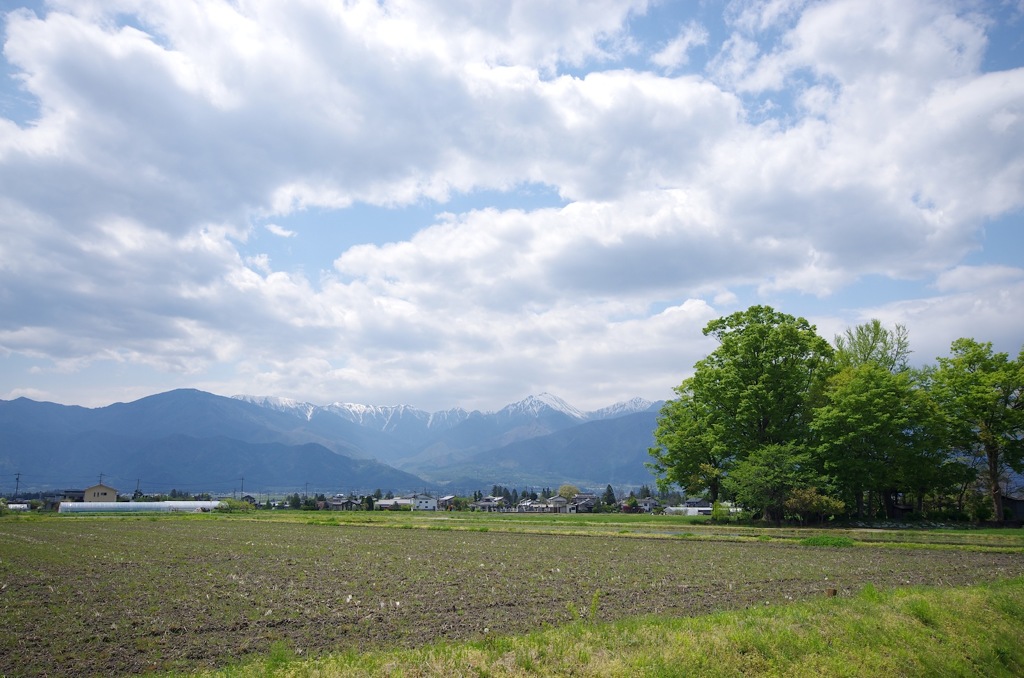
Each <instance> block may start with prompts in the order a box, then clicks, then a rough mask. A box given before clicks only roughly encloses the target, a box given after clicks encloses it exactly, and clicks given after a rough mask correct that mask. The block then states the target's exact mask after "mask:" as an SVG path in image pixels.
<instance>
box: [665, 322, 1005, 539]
mask: <svg viewBox="0 0 1024 678" xmlns="http://www.w3.org/2000/svg"><path fill="white" fill-rule="evenodd" d="M704 334H705V335H706V336H712V337H714V338H715V339H716V340H717V341H718V347H717V348H716V349H715V350H714V351H713V352H711V353H710V354H709V355H707V356H706V357H704V358H703V359H701V360H699V361H698V362H697V363H696V364H695V365H694V373H693V376H692V377H690V378H688V379H685V380H684V381H683V382H682V383H681V384H680V385H679V386H678V387H676V388H675V392H676V394H677V396H678V397H677V398H675V399H672V400H669V401H668V402H667V403H666V404H665V406H664V407H663V408H662V410H661V413H660V416H659V419H658V425H657V429H656V431H655V443H656V445H655V447H653V448H651V450H650V454H651V457H652V461H651V462H650V463H649V464H648V466H650V467H651V469H652V470H653V471H654V472H655V474H656V475H657V477H658V485H659V487H661V488H665V487H672V486H675V485H678V486H680V487H682V488H683V489H685V490H686V491H687V492H689V493H697V494H704V495H706V496H707V497H708V498H709V499H710V500H711V501H718V500H719V499H725V498H730V499H734V500H736V502H738V503H739V504H741V505H742V506H744V507H746V508H747V509H749V510H751V511H753V512H754V513H755V514H757V515H759V516H760V517H762V518H764V519H766V520H772V521H776V522H778V521H782V520H784V519H796V520H799V521H801V522H808V521H821V520H824V519H827V518H830V517H834V516H848V517H855V518H874V517H882V516H884V517H886V518H890V519H891V518H896V517H900V516H901V515H904V514H905V513H907V512H913V513H914V514H916V515H918V516H923V515H926V514H931V515H935V516H943V517H967V515H968V514H969V515H970V516H971V517H973V518H975V519H979V520H987V519H995V520H997V521H1002V520H1003V519H1004V518H1005V514H1004V506H1003V497H1004V492H1005V490H1006V483H1007V478H1008V477H1009V474H1010V472H1011V471H1012V472H1016V473H1021V472H1022V471H1024V403H1022V401H1021V392H1022V388H1024V347H1022V348H1021V351H1020V353H1019V355H1018V356H1017V357H1016V358H1011V357H1010V355H1009V354H1007V353H999V352H995V351H994V350H993V348H992V344H991V343H985V342H979V341H976V340H974V339H970V338H961V339H957V340H956V341H954V342H953V343H952V345H951V347H950V354H949V355H948V356H945V357H940V358H937V360H936V362H935V364H932V365H928V366H925V367H922V368H912V367H910V365H909V356H910V353H911V351H910V342H909V337H908V333H907V330H906V328H905V327H904V326H902V325H896V326H895V327H892V328H889V327H885V326H884V325H883V324H882V323H881V322H880V321H878V320H871V321H869V322H867V323H865V324H862V325H858V326H856V327H852V328H849V329H847V330H846V331H845V332H844V333H843V334H842V335H839V336H837V337H835V339H834V341H833V342H832V343H831V344H830V343H829V342H828V341H826V340H825V339H823V338H822V337H821V336H819V335H818V333H817V331H816V328H815V327H814V326H813V325H811V324H810V323H808V322H807V320H805V319H804V318H797V317H793V316H791V315H788V314H785V313H781V312H778V311H776V310H775V309H773V308H771V307H769V306H752V307H750V308H749V309H747V310H746V311H740V312H737V313H734V314H732V315H729V316H726V317H722V318H718V319H717V320H713V321H711V322H710V323H708V325H707V326H706V327H705V328H704Z"/></svg>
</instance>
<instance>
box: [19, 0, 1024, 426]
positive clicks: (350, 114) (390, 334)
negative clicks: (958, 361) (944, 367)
mask: <svg viewBox="0 0 1024 678" xmlns="http://www.w3.org/2000/svg"><path fill="white" fill-rule="evenodd" d="M49 7H50V8H51V9H50V11H49V13H48V14H46V15H45V16H41V17H37V16H36V15H34V14H31V13H29V12H27V11H16V12H14V13H12V14H8V15H7V18H6V33H5V35H6V42H5V44H4V55H5V58H6V59H7V60H8V62H9V63H10V64H11V66H12V68H13V70H15V71H16V72H17V75H18V77H19V79H20V83H21V86H22V87H23V88H24V91H25V92H27V93H30V94H31V95H33V96H35V97H37V98H38V100H39V103H40V111H41V117H40V118H39V119H38V120H36V121H34V122H33V123H32V124H30V125H25V126H19V125H16V124H14V123H13V122H8V121H4V120H2V119H0V236H2V237H0V319H2V320H0V353H2V354H3V355H5V356H8V358H6V359H7V360H9V357H10V356H21V357H26V359H29V358H30V359H31V360H32V361H34V363H33V364H34V366H35V367H36V368H40V366H43V367H42V368H41V369H51V368H52V367H53V366H58V367H59V368H61V369H63V370H65V371H68V372H75V371H77V372H78V373H79V374H82V375H89V376H90V377H92V376H94V374H95V372H93V371H92V369H93V368H92V366H94V365H97V364H108V363H109V364H113V365H117V366H119V369H123V370H128V369H129V368H131V367H133V366H145V367H147V368H148V369H151V370H152V371H153V373H155V374H159V373H161V372H162V373H167V374H171V375H173V376H172V378H173V379H177V380H178V381H175V382H174V383H175V384H176V385H188V384H189V383H190V384H196V385H205V386H206V387H208V388H212V389H213V390H218V391H219V392H225V393H235V392H247V393H261V392H262V393H272V394H276V395H285V396H292V397H297V398H300V399H311V400H316V401H323V402H326V401H331V400H339V399H345V400H364V401H369V402H395V401H396V400H398V399H406V398H407V399H408V401H410V402H414V403H416V404H420V405H421V406H426V407H447V406H451V405H454V404H462V405H464V406H473V407H483V408H490V407H499V406H501V405H502V404H504V403H505V402H507V401H508V400H511V399H513V398H516V397H522V396H523V395H526V394H527V393H529V392H536V391H540V390H548V391H552V392H555V393H559V394H561V395H563V396H564V397H567V398H568V399H570V400H571V401H573V402H574V404H577V405H578V406H581V407H584V408H585V407H591V406H592V407H599V406H603V405H607V404H608V403H609V402H611V401H612V400H615V399H623V398H627V397H631V396H633V395H636V394H638V393H639V394H640V395H645V396H647V397H666V396H668V395H670V392H669V389H670V388H671V387H672V386H674V385H676V384H677V383H678V382H679V380H680V379H681V378H682V376H684V374H685V372H686V371H687V370H689V369H690V367H691V366H692V364H693V362H694V361H695V360H696V359H698V358H699V357H701V355H703V353H704V352H706V351H707V350H709V346H708V343H707V341H708V340H706V339H705V338H704V337H703V336H702V335H701V333H700V330H701V328H702V327H703V326H704V324H705V323H706V322H707V321H708V320H709V319H711V318H713V317H715V316H716V315H718V314H720V313H725V312H731V311H732V310H735V307H736V306H738V305H740V304H741V303H743V304H745V303H754V302H756V301H763V300H764V299H774V298H780V297H785V296H786V295H788V294H793V293H797V294H801V295H809V296H814V297H815V298H818V299H821V300H827V299H828V298H829V297H830V295H835V294H836V293H838V292H841V291H843V290H848V289H850V288H855V287H856V286H857V284H858V283H857V281H859V280H862V279H864V278H865V277H868V276H875V277H881V278H891V279H900V280H907V279H914V280H919V281H922V282H928V283H933V284H934V288H933V289H934V290H937V291H938V293H939V296H936V297H934V298H928V299H917V300H914V299H912V300H907V301H903V302H899V303H890V304H877V303H874V302H872V301H865V302H864V312H865V313H868V314H869V315H868V316H867V317H872V315H871V314H874V315H878V316H879V317H883V319H885V318H897V319H899V320H900V321H907V322H908V323H910V322H912V323H913V328H916V329H917V331H918V332H919V333H921V334H922V335H926V336H928V337H929V340H931V338H932V337H936V338H940V337H947V335H948V333H950V332H960V331H961V330H962V329H968V328H969V327H970V326H972V324H973V325H974V326H976V327H978V328H979V329H981V330H986V331H992V332H993V336H999V337H1003V338H1004V339H1005V338H1007V337H1009V336H1010V335H1011V333H1012V332H1013V331H1018V330H1019V329H1020V328H1019V327H1017V326H1016V325H1015V324H1014V323H1015V321H1009V322H1005V321H1004V324H1003V326H999V325H998V324H997V323H996V322H995V318H997V317H999V315H1000V314H1013V313H1017V315H1016V317H1021V314H1020V313H1019V310H1020V309H1019V308H1018V307H1017V306H1018V304H1017V302H1016V301H1015V300H1014V297H1013V296H1012V295H1011V296H1007V294H1006V293H1005V292H1004V291H1003V290H1004V289H1012V290H1016V288H1017V287H1018V286H1019V285H1018V283H1019V282H1020V277H1019V270H1018V269H1015V268H1011V267H997V266H990V265H977V266H967V265H966V264H964V263H963V260H964V258H965V257H966V256H967V255H968V254H969V253H971V252H975V251H976V250H977V248H978V240H977V236H978V234H979V232H980V229H981V228H982V227H983V226H984V224H985V223H986V221H987V220H990V219H994V218H998V217H1001V216H1004V215H1006V214H1009V213H1013V212H1014V211H1016V210H1020V209H1022V208H1024V191H1022V189H1021V186H1024V160H1022V159H1024V129H1022V125H1024V123H1022V120H1024V110H1022V106H1021V103H1020V102H1021V101H1024V68H1018V69H1015V70H1007V71H1001V72H993V73H982V72H981V67H982V66H981V65H982V63H983V57H984V54H985V50H986V49H987V48H988V47H989V45H988V43H987V40H988V37H987V33H986V31H987V30H988V28H989V27H990V26H991V22H992V19H991V17H985V16H983V15H981V14H980V13H977V12H978V11H979V8H978V7H977V6H975V5H968V6H966V9H963V8H961V6H960V5H958V4H954V3H952V2H950V3H945V2H942V3H931V2H912V1H908V2H900V3H890V2H875V3H870V2H848V1H843V0H838V1H836V2H818V3H804V2H796V1H786V2H782V1H775V2H742V3H734V4H733V5H731V7H730V9H729V11H728V13H727V17H726V19H727V22H728V25H729V27H730V30H732V31H733V33H732V34H731V35H730V36H729V37H728V38H726V41H725V43H724V44H712V43H711V40H712V38H711V37H710V34H709V32H708V31H706V30H705V29H704V28H703V27H702V25H701V24H698V23H697V22H696V19H694V20H692V21H684V22H683V23H682V28H681V29H680V32H679V33H678V34H677V35H676V36H675V38H673V39H672V40H670V41H669V42H668V43H659V44H649V45H648V44H640V41H642V40H643V39H644V36H641V35H636V34H631V33H630V32H629V19H630V17H632V16H634V15H636V14H637V13H640V12H642V11H643V10H644V7H645V3H643V2H613V1H612V0H607V1H603V2H599V3H590V2H586V3H583V2H579V3H576V2H572V3H558V4H556V5H552V4H551V3H543V2H508V3H488V4H486V5H480V4H478V3H451V2H441V3H436V4H434V5H431V4H426V3H418V2H417V3H413V2H408V3H406V2H385V3H376V2H354V3H348V4H338V3H329V2H317V1H316V0H304V1H303V2H300V3H290V4H287V5H281V4H278V3H272V2H262V1H256V2H250V3H243V4H224V3H214V2H207V1H205V0H189V1H183V2H175V3H151V2H143V1H142V0H138V1H133V0H117V1H115V2H88V1H86V0H75V2H71V1H70V0H61V1H60V2H54V3H52V4H51V5H50V6H49ZM981 9H984V8H981ZM125 16H128V17H131V26H124V25H122V23H123V17H125ZM119 22H120V23H119ZM701 45H703V46H704V49H706V50H707V51H708V53H709V54H710V55H712V59H711V62H710V63H711V65H710V67H709V70H708V73H707V74H706V75H705V76H700V75H687V76H680V77H670V75H669V74H671V73H674V72H676V71H677V70H678V69H679V68H680V67H681V66H682V65H683V64H685V63H686V59H687V58H688V55H689V53H690V51H691V50H692V49H693V48H694V47H697V46H701ZM636 54H640V55H643V54H653V55H654V56H652V57H651V60H650V63H651V64H653V66H654V67H656V68H657V69H658V70H657V72H652V71H642V70H633V69H627V68H624V67H622V65H621V62H620V61H619V59H620V58H622V57H623V56H625V55H636ZM631 63H632V62H631ZM522 185H542V186H545V187H551V189H552V191H555V192H557V193H558V194H559V196H560V197H561V198H562V199H563V200H564V201H565V203H566V204H565V205H564V206H563V207H557V208H545V209H515V208H514V207H507V206H498V205H497V204H496V205H495V206H494V207H491V208H481V209H473V210H461V211H460V210H453V213H450V214H442V215H441V216H439V217H437V218H436V219H435V220H434V221H433V222H432V223H423V224H420V229H419V232H418V233H417V234H416V235H415V236H413V237H411V238H408V239H405V240H400V241H397V242H393V243H390V244H386V245H384V244H373V243H368V244H364V245H358V246H355V247H347V246H344V247H343V246H339V245H336V244H332V243H334V242H335V241H334V240H333V239H332V237H331V234H332V231H331V228H329V227H328V226H327V225H326V224H329V222H330V219H331V216H330V215H331V213H330V210H340V211H342V212H341V213H344V210H346V209H349V208H351V207H353V206H365V205H378V206H385V207H388V206H391V207H393V206H400V205H420V204H424V203H426V204H429V203H431V201H437V202H438V211H439V212H440V211H441V210H444V209H446V208H447V206H446V204H445V203H446V201H449V200H451V199H452V198H453V197H457V196H461V195H464V194H468V195H476V194H486V193H487V192H488V191H496V192H501V191H509V192H510V193H511V192H512V190H513V189H515V188H516V187H518V186H522ZM506 195H508V194H506ZM304 208H322V209H323V210H324V212H325V214H326V215H327V216H326V217H325V221H324V222H323V223H322V224H321V225H322V226H323V228H321V229H310V230H309V231H307V230H305V229H296V228H293V227H291V226H290V225H288V221H287V218H288V215H290V214H292V213H293V212H296V211H297V210H300V209H304ZM309 213H315V210H314V209H309V212H308V213H307V214H309ZM264 223H265V224H266V225H265V226H264V227H263V228H264V229H265V230H266V231H267V232H269V233H270V234H272V235H274V236H278V237H275V238H268V237H266V236H264V237H263V238H262V239H261V238H260V237H259V234H260V233H262V231H263V229H256V228H254V226H253V224H264ZM331 226H332V227H333V225H331ZM338 228H342V226H338ZM317 231H320V232H319V233H317V234H316V235H314V233H315V232H317ZM300 232H301V234H302V237H301V238H300V237H296V235H297V234H298V233H300ZM325 234H326V235H325ZM314 237H318V238H321V239H320V240H318V241H316V242H315V243H310V242H308V241H311V240H312V238H314ZM250 241H252V242H250ZM277 247H280V248H281V249H280V250H275V249H274V248H277ZM303 247H308V248H315V249H317V250H318V255H320V261H329V260H333V261H334V267H333V269H331V270H319V268H318V267H317V266H309V265H305V264H304V263H303V262H299V263H298V264H294V265H288V264H285V263H282V262H286V261H289V259H288V256H295V257H297V256H299V255H297V254H294V255H293V254H292V251H293V250H294V251H295V252H298V251H299V250H300V249H301V248H303ZM257 249H258V250H261V251H254V250H257ZM1001 286H1002V287H1001ZM708 300H711V301H710V302H709V301H708ZM662 309H667V310H662ZM782 310H786V309H782ZM858 313H859V311H858V310H857V309H853V310H846V311H844V312H843V313H841V314H840V313H837V314H833V316H830V317H833V318H834V317H836V316H841V317H845V316H846V315H849V316H850V317H852V318H856V317H857V314H858ZM837 322H838V321H837ZM1007 328H1009V329H1007ZM1017 336H1024V335H1022V334H1018V335H1017ZM979 338H984V337H983V336H982V337H979ZM943 341H946V340H945V339H943ZM946 343H948V341H947V342H946ZM8 364H11V365H13V364H14V363H13V362H9V363H8ZM18 374H19V375H23V373H22V372H19V373H18ZM12 376H13V375H12ZM19 378H24V377H23V376H22V377H19ZM152 379H153V381H158V380H157V379H156V378H155V377H153V378H152ZM186 379H188V380H191V381H188V382H187V383H184V384H183V382H182V381H181V380H186ZM8 383H12V384H13V383H16V382H15V381H13V380H8ZM218 385H220V386H218ZM11 388H12V389H17V388H33V386H32V384H31V383H27V382H26V383H25V385H24V386H12V387H11ZM118 388H119V389H122V390H123V389H124V386H123V385H119V386H118ZM46 390H48V391H50V392H53V391H54V388H52V387H47V389H46ZM11 392H12V393H13V392H14V390H11ZM119 392H121V391H119Z"/></svg>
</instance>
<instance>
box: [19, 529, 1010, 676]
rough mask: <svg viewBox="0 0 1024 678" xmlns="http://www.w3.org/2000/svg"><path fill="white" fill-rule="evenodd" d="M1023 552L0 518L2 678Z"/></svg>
mask: <svg viewBox="0 0 1024 678" xmlns="http://www.w3.org/2000/svg"><path fill="white" fill-rule="evenodd" d="M1022 574H1024V556H1022V555H1021V554H1019V553H991V552H976V551H969V550H934V549H904V548H894V547H869V548H864V547H860V548H820V547H818V548H816V547H806V546H800V545H797V544H795V543H792V542H789V543H782V542H776V541H771V542H756V541H751V542H746V543H734V542H720V541H718V542H716V541H695V540H687V539H665V538H660V539H654V538H637V537H635V536H631V537H628V538H626V537H619V536H613V535H607V534H606V535H599V536H581V535H569V534H551V535H546V534H521V533H506V532H488V531H477V530H473V531H461V530H444V529H422V528H415V529H399V528H397V527H396V528H382V527H371V526H358V525H318V524H300V523H285V522H274V521H248V520H235V519H222V518H218V517H216V516H209V517H202V518H200V519H192V518H189V519H174V518H139V517H131V518H112V517H99V518H92V517H78V518H74V519H48V520H3V521H0V628H2V629H3V631H2V633H0V674H4V675H7V676H68V675H95V676H99V675H103V676H111V675H134V674H139V673H145V672H149V671H164V670H182V671H188V670H195V669H199V668H203V667H216V666H224V665H227V664H230V663H232V662H236V661H238V660H241V659H243V658H244V657H245V655H247V654H249V653H266V652H268V650H269V649H270V648H271V646H272V644H274V643H281V642H283V643H286V644H287V645H288V646H289V647H290V648H292V650H293V651H295V652H297V653H300V654H302V655H303V656H307V655H316V654H321V653H327V652H337V651H343V650H352V649H354V650H357V651H358V650H364V649H369V648H378V647H394V646H403V647H411V646H418V645H423V644H427V643H431V642H434V641H438V640H463V639H471V638H478V637H481V636H482V635H483V634H484V633H489V634H495V633H497V634H514V633H521V632H525V631H528V630H531V629H535V628H539V627H542V626H545V625H557V624H562V623H565V622H567V621H569V620H571V619H573V618H576V617H579V616H582V615H590V614H596V616H597V618H599V619H604V620H611V619H616V618H621V617H626V616H633V615H640V614H649V613H657V614H668V615H696V614H701V613H706V612H709V611H713V610H723V609H735V608H742V607H746V606H751V605H765V604H773V603H785V602H788V601H792V600H797V599H801V598H806V597H809V596H816V595H824V592H825V591H826V590H827V589H832V588H834V589H837V590H838V592H839V595H850V594H851V593H854V592H856V591H858V590H859V589H860V588H861V587H863V586H864V585H865V584H868V583H870V584H872V585H873V586H875V587H876V588H890V587H899V586H909V585H917V584H928V585H942V586H956V585H965V584H972V583H977V582H982V581H990V580H993V579H997V578H1003V577H1013V576H1020V575H1022Z"/></svg>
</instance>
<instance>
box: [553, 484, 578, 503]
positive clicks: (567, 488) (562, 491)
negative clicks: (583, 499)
mask: <svg viewBox="0 0 1024 678" xmlns="http://www.w3.org/2000/svg"><path fill="white" fill-rule="evenodd" d="M579 493H580V488H578V487H576V486H575V485H569V484H568V483H566V484H565V485H561V486H559V488H558V496H559V497H565V498H566V499H572V498H573V497H575V496H576V495H577V494H579Z"/></svg>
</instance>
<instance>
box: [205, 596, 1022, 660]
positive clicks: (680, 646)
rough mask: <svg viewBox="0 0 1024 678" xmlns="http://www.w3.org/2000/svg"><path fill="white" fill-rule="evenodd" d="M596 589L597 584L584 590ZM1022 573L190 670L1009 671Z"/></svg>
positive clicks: (1017, 634)
mask: <svg viewBox="0 0 1024 678" xmlns="http://www.w3.org/2000/svg"><path fill="white" fill-rule="evenodd" d="M595 595H596V594H595ZM1022 622H1024V579H1020V578H1018V579H1013V580H1007V581H1003V582H997V583H993V584H987V585H979V586H973V587H966V588H954V589H930V588H910V589H899V590H892V591H885V592H879V591H877V590H875V589H874V587H865V589H864V590H863V591H862V592H861V594H860V595H856V596H852V597H847V598H819V599H814V600H810V601H805V602H802V603H796V604H791V605H784V606H767V607H752V608H750V609H747V610H742V611H735V612H722V613H717V614H711V615H706V616H702V617H693V618H665V617H634V618H630V619H626V620H621V621H618V622H612V623H594V622H593V621H592V620H582V621H579V622H576V623H572V624H569V625H565V626H561V627H558V628H549V629H543V630H538V631H534V632H532V633H527V634H524V635H518V636H496V637H486V638H484V639H482V640H479V641H475V642H465V643H437V644H433V645H429V646H426V647H422V648H419V649H414V650H392V651H372V652H364V653H360V652H354V651H349V652H346V653H343V654H337V655H332V656H327V657H323V658H319V659H316V660H309V661H307V660H303V659H301V658H299V657H295V656H294V655H290V654H289V653H288V652H285V651H283V650H282V649H281V648H277V649H275V650H274V651H273V652H272V655H271V656H269V657H267V658H266V659H260V660H257V661H255V662H248V663H245V664H241V665H236V666H232V667H228V668H226V669H223V670H220V671H215V672H210V673H200V674H198V675H200V676H209V677H214V676H218V677H233V676H248V675H268V676H270V675H272V676H295V677H299V676H309V677H312V676H383V675H394V676H442V675H443V676H452V675H457V676H534V675H540V676H562V675H574V676H638V675H642V676H682V675H699V676H735V675H759V676H820V675H830V676H879V675H900V676H931V675H943V676H976V675H984V676H1019V675H1022V674H1024V623H1022Z"/></svg>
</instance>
